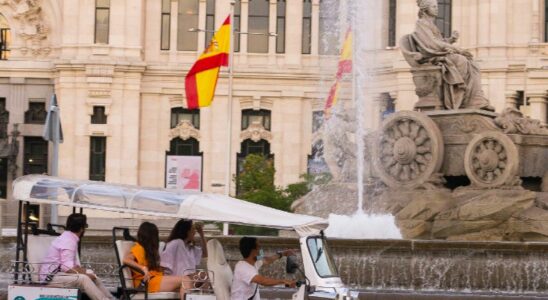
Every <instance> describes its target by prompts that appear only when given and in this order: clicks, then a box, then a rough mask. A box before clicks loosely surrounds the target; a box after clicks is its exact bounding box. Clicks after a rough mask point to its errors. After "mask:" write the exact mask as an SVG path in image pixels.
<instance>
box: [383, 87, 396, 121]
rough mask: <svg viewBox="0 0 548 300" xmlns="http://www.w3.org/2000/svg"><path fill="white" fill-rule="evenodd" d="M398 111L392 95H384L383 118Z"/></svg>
mask: <svg viewBox="0 0 548 300" xmlns="http://www.w3.org/2000/svg"><path fill="white" fill-rule="evenodd" d="M395 111H396V102H395V101H394V98H392V97H390V94H388V93H385V94H384V105H383V110H382V118H383V119H385V118H386V117H387V116H389V115H391V114H393V113H394V112H395Z"/></svg>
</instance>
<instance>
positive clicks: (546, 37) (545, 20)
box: [544, 0, 548, 43]
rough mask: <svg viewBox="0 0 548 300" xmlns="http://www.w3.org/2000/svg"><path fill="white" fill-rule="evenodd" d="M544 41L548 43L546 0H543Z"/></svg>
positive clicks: (547, 2) (547, 3)
mask: <svg viewBox="0 0 548 300" xmlns="http://www.w3.org/2000/svg"><path fill="white" fill-rule="evenodd" d="M544 42H546V43H548V0H544Z"/></svg>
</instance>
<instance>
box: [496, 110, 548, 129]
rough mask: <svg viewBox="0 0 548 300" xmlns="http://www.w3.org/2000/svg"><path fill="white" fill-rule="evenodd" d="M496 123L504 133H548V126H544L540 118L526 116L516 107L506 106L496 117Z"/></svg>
mask: <svg viewBox="0 0 548 300" xmlns="http://www.w3.org/2000/svg"><path fill="white" fill-rule="evenodd" d="M495 124H496V125H497V126H499V127H500V128H501V129H502V131H503V132H504V133H521V134H536V135H548V128H546V127H543V126H542V125H541V123H540V121H539V120H535V119H531V118H526V117H524V116H523V113H521V111H519V110H517V109H515V108H510V107H509V108H506V109H505V110H504V111H503V112H502V114H500V116H498V117H497V118H495Z"/></svg>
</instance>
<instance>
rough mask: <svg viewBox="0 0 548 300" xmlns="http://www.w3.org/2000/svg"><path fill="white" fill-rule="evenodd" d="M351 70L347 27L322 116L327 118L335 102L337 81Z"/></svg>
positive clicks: (337, 89) (349, 32)
mask: <svg viewBox="0 0 548 300" xmlns="http://www.w3.org/2000/svg"><path fill="white" fill-rule="evenodd" d="M350 72H352V31H351V30H350V29H348V31H347V32H346V36H345V38H344V43H343V47H342V49H341V57H340V58H339V65H338V67H337V75H336V76H335V82H334V83H333V85H332V86H331V89H330V90H329V95H328V96H327V101H326V102H325V108H324V116H325V118H329V114H330V112H331V108H332V107H333V106H334V105H335V103H337V98H338V94H339V88H340V86H339V83H340V81H341V80H342V78H343V76H344V74H347V73H350Z"/></svg>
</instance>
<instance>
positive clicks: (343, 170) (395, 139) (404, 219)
mask: <svg viewBox="0 0 548 300" xmlns="http://www.w3.org/2000/svg"><path fill="white" fill-rule="evenodd" d="M327 2H328V3H329V4H330V5H340V7H343V8H344V9H342V10H341V11H342V12H345V11H347V12H348V13H347V14H346V15H345V14H344V13H343V14H341V17H340V20H341V21H340V23H341V24H340V26H342V27H345V26H349V25H352V27H353V28H356V29H355V30H354V31H353V32H354V34H355V35H354V48H353V49H354V50H353V52H354V58H353V76H352V78H353V80H352V81H353V85H352V88H351V89H352V92H351V93H349V94H352V98H353V99H352V100H353V102H352V103H351V104H352V105H347V106H349V107H344V106H343V105H339V107H338V110H336V111H335V112H334V113H333V115H332V116H331V118H330V119H329V120H328V121H327V122H326V124H325V125H324V126H323V136H322V140H323V145H324V149H323V150H324V151H323V155H324V159H325V161H326V163H327V164H328V166H329V169H330V171H331V173H332V175H333V178H334V179H333V181H332V182H330V183H328V184H326V185H322V186H318V187H316V188H315V189H313V190H312V192H310V193H309V194H308V195H306V196H305V197H303V198H301V199H300V200H298V201H296V202H295V203H294V205H293V209H294V210H295V211H296V212H299V213H305V214H312V215H318V216H322V217H326V218H327V217H329V219H330V221H332V227H333V228H331V227H330V230H328V234H331V235H332V236H333V235H335V236H336V235H339V236H340V237H350V236H347V235H340V234H342V233H344V231H345V230H344V229H345V228H349V225H350V224H352V227H351V228H357V227H359V228H367V230H364V232H363V235H361V236H360V235H356V234H354V235H352V238H398V237H399V236H398V234H392V233H393V232H394V230H393V229H394V225H393V224H394V223H395V224H396V225H397V228H399V231H400V232H401V235H402V236H403V237H404V238H407V239H441V240H475V241H479V240H490V241H547V240H548V225H546V224H548V222H546V221H548V210H547V209H548V201H547V200H548V193H546V192H548V191H546V190H545V191H540V186H534V188H533V190H531V189H526V188H524V186H527V187H529V188H530V184H528V182H527V180H528V179H529V178H532V177H535V178H540V177H543V176H544V186H545V185H548V178H547V177H548V176H547V175H545V174H548V173H547V172H548V165H546V163H545V161H546V160H548V129H547V128H545V127H543V126H541V124H540V122H539V121H537V120H531V119H529V118H525V117H524V116H523V115H522V114H521V113H520V112H519V111H517V110H515V109H511V108H508V109H506V110H504V111H503V112H502V113H501V114H498V113H495V112H493V108H492V107H491V106H490V105H489V100H488V99H487V98H486V97H485V96H484V94H483V91H482V90H481V84H480V82H481V78H480V77H481V74H480V71H479V68H478V66H477V65H476V62H475V61H474V59H473V57H472V55H471V53H469V52H468V51H467V50H465V49H462V48H459V47H457V46H455V45H453V43H454V42H456V41H457V39H458V34H456V35H455V36H452V37H450V38H447V39H444V38H442V37H441V34H440V33H439V31H438V30H437V28H436V26H435V25H434V23H433V20H434V18H435V14H436V13H437V2H436V1H433V0H418V1H417V4H418V6H419V8H420V12H419V20H418V21H417V25H416V29H415V32H413V33H412V34H408V35H405V36H403V37H402V38H401V40H400V44H399V45H400V49H401V52H402V54H403V57H404V59H405V60H406V61H407V62H408V63H409V65H410V66H411V73H412V78H413V82H414V83H415V87H416V94H417V96H418V97H419V101H418V102H417V103H416V104H415V110H414V111H399V112H396V113H393V114H392V115H390V116H388V117H387V118H385V119H384V120H383V122H382V124H381V126H380V128H379V129H377V130H376V131H373V130H371V129H367V128H366V120H367V118H368V114H367V112H366V109H365V106H366V105H367V103H371V99H370V98H371V91H374V90H375V88H374V86H375V80H376V70H378V67H379V66H378V65H376V61H377V60H376V59H375V51H374V50H375V48H376V47H377V45H376V44H375V43H374V41H375V37H374V35H375V34H376V32H377V31H376V30H374V29H375V28H376V26H378V24H379V23H380V22H379V20H380V18H379V14H378V13H379V12H380V8H379V5H380V2H379V1H348V2H342V3H339V2H338V1H331V2H330V1H327ZM358 16H359V17H358ZM342 20H348V21H347V22H343V21H342ZM343 23H344V24H343ZM364 28H367V29H373V30H360V29H364ZM336 30H341V29H340V28H339V29H336ZM341 31H342V30H341ZM370 115H372V114H370ZM364 178H365V179H364ZM524 178H525V184H524V181H523V179H524ZM463 182H464V184H463ZM534 189H536V190H534ZM348 199H357V203H358V207H357V208H356V206H355V203H356V201H349V200H348ZM364 211H365V212H366V213H363V212H364ZM380 216H382V217H380ZM368 219H369V221H368ZM354 224H360V225H359V226H356V225H354ZM335 227H339V229H337V228H335ZM341 228H342V230H341ZM387 228H389V229H387ZM375 229H376V230H375ZM346 231H348V230H346ZM389 233H390V234H389Z"/></svg>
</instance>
